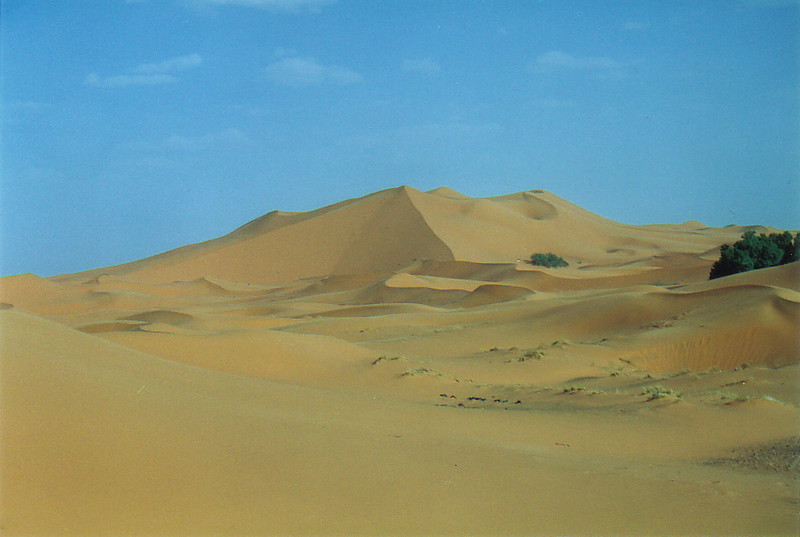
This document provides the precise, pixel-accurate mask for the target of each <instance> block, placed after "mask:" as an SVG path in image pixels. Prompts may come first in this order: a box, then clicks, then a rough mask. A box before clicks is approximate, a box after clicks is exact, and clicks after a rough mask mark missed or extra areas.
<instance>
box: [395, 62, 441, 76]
mask: <svg viewBox="0 0 800 537" xmlns="http://www.w3.org/2000/svg"><path fill="white" fill-rule="evenodd" d="M441 70H442V67H441V66H440V65H439V62H437V61H436V60H432V59H430V58H420V59H415V60H404V61H403V71H409V72H413V73H422V74H426V75H435V74H436V73H438V72H439V71H441Z"/></svg>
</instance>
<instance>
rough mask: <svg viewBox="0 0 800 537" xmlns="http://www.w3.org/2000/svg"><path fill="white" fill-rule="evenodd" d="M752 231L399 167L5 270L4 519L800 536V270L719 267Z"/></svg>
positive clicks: (113, 530) (1, 317) (217, 531)
mask: <svg viewBox="0 0 800 537" xmlns="http://www.w3.org/2000/svg"><path fill="white" fill-rule="evenodd" d="M747 229H751V228H750V227H747V228H745V227H735V226H734V227H725V228H712V227H707V226H705V225H703V224H701V223H699V222H694V221H692V222H686V223H684V224H676V225H665V224H660V225H649V226H631V225H625V224H621V223H617V222H613V221H611V220H608V219H605V218H603V217H601V216H598V215H596V214H593V213H591V212H588V211H586V210H584V209H582V208H580V207H577V206H575V205H573V204H571V203H569V202H567V201H566V200H563V199H561V198H559V197H558V196H556V195H554V194H551V193H548V192H545V191H541V190H531V191H527V192H521V193H517V194H511V195H507V196H499V197H491V198H472V197H469V196H466V195H464V194H460V193H458V192H456V191H454V190H452V189H449V188H446V187H442V188H438V189H435V190H432V191H429V192H421V191H419V190H416V189H414V188H411V187H408V186H403V187H399V188H395V189H390V190H385V191H381V192H377V193H374V194H370V195H368V196H364V197H362V198H358V199H352V200H346V201H343V202H340V203H337V204H334V205H331V206H328V207H324V208H321V209H317V210H315V211H310V212H307V213H286V212H278V211H274V212H271V213H268V214H266V215H265V216H263V217H261V218H258V219H256V220H253V221H252V222H250V223H247V224H245V225H244V226H242V227H240V228H239V229H237V230H234V231H233V232H231V233H230V234H228V235H226V236H224V237H220V238H217V239H213V240H209V241H207V242H204V243H199V244H194V245H188V246H184V247H182V248H178V249H176V250H172V251H169V252H165V253H163V254H159V255H157V256H154V257H151V258H147V259H143V260H139V261H133V262H131V263H127V264H123V265H118V266H113V267H104V268H98V269H95V270H90V271H86V272H81V273H75V274H67V275H62V276H56V277H52V278H40V277H38V276H36V275H33V274H21V275H17V276H11V277H7V278H2V279H0V303H3V307H2V309H0V329H2V338H0V375H1V377H0V379H1V382H0V387H1V388H2V389H1V390H0V420H1V421H0V425H2V429H1V431H2V448H1V449H2V451H1V452H0V455H1V456H0V485H1V486H0V492H2V496H1V499H0V534H2V535H9V536H11V535H76V536H77V535H81V536H83V535H231V536H239V535H641V536H646V535H667V534H669V535H687V536H688V535H754V536H756V535H796V534H797V532H798V525H799V524H800V518H799V517H798V513H797V509H796V506H797V503H798V502H799V501H800V493H798V490H800V487H798V483H799V481H798V479H800V475H798V471H797V470H798V468H800V459H798V453H797V452H796V449H794V448H793V447H792V446H797V445H798V444H797V442H796V441H795V440H794V439H796V438H797V437H799V436H800V431H798V423H800V422H798V418H800V412H798V406H799V405H800V393H799V392H800V391H799V390H798V387H799V386H800V385H799V384H798V381H800V377H799V376H798V375H799V374H800V366H799V365H798V362H799V361H800V335H799V334H800V331H799V330H798V327H800V264H798V263H793V264H789V265H784V266H780V267H774V268H768V269H762V270H757V271H752V272H748V273H743V274H737V275H733V276H728V277H725V278H719V279H715V280H712V281H709V280H708V272H709V269H710V267H711V265H712V263H713V262H714V260H715V259H716V258H717V257H718V254H719V247H720V245H722V244H723V243H732V242H734V241H735V240H737V239H738V237H739V236H740V235H741V233H742V232H743V231H745V230H747ZM757 229H762V230H764V231H768V230H769V229H768V228H757ZM537 252H541V253H545V252H552V253H555V254H557V255H559V256H561V257H563V258H564V259H565V260H567V261H568V262H569V267H566V268H559V269H548V268H543V267H535V266H533V265H531V264H529V263H526V262H525V260H526V259H529V257H530V255H531V254H533V253H537ZM770 446H773V447H774V446H780V447H781V449H780V450H778V449H777V448H773V447H770ZM743 461H744V462H743Z"/></svg>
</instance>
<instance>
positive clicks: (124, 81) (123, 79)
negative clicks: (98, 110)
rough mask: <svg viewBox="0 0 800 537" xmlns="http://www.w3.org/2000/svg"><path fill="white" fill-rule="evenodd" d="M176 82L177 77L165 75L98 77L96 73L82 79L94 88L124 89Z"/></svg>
mask: <svg viewBox="0 0 800 537" xmlns="http://www.w3.org/2000/svg"><path fill="white" fill-rule="evenodd" d="M177 81H178V78H177V77H174V76H172V75H165V74H156V75H114V76H100V75H98V74H97V73H91V74H89V75H88V76H87V77H86V78H85V79H84V81H83V83H84V84H86V85H87V86H93V87H96V88H126V87H129V86H158V85H161V84H174V83H175V82H177Z"/></svg>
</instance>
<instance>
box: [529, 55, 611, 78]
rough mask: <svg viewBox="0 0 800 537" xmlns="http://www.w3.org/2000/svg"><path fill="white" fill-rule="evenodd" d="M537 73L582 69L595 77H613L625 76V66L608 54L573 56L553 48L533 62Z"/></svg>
mask: <svg viewBox="0 0 800 537" xmlns="http://www.w3.org/2000/svg"><path fill="white" fill-rule="evenodd" d="M533 70H534V71H535V72H537V73H553V72H557V71H564V70H568V71H582V72H586V73H590V74H591V75H592V76H593V77H594V78H601V79H613V78H623V77H624V76H625V70H624V66H623V65H622V64H621V63H620V62H618V61H616V60H614V59H612V58H609V57H606V56H573V55H572V54H567V53H566V52H561V51H558V50H551V51H549V52H545V53H544V54H542V55H540V56H539V57H538V58H536V60H535V61H534V63H533Z"/></svg>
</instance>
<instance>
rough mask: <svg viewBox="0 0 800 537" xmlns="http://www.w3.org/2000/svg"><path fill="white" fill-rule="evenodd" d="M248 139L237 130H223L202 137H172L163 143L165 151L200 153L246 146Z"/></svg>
mask: <svg viewBox="0 0 800 537" xmlns="http://www.w3.org/2000/svg"><path fill="white" fill-rule="evenodd" d="M249 143H250V138H249V137H248V136H247V135H246V134H245V133H243V132H242V131H240V130H239V129H234V128H230V129H224V130H221V131H218V132H212V133H209V134H205V135H202V136H179V135H173V136H170V137H169V138H167V139H166V140H165V142H164V144H165V146H166V147H167V149H177V150H181V151H201V150H205V149H209V148H211V147H218V146H223V145H225V146H231V145H236V146H238V145H247V144H249Z"/></svg>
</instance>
